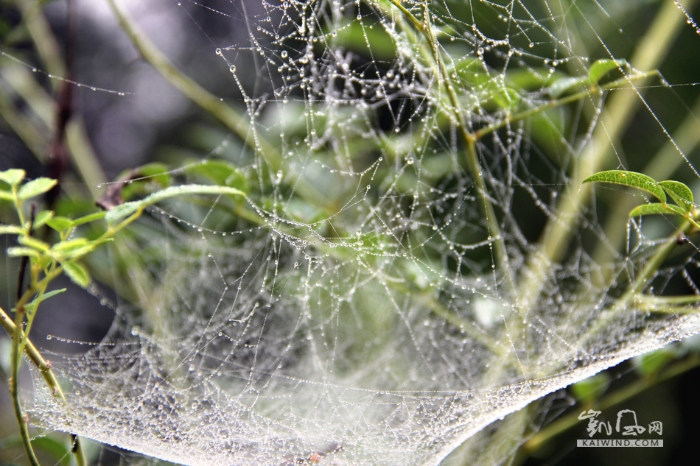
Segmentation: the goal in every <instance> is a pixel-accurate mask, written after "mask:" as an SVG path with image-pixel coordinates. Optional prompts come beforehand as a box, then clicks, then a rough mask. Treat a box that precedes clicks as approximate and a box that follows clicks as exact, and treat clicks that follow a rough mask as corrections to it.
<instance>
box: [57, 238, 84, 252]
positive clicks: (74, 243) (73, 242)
mask: <svg viewBox="0 0 700 466" xmlns="http://www.w3.org/2000/svg"><path fill="white" fill-rule="evenodd" d="M88 242H89V241H88V239H87V238H75V239H69V240H67V241H61V242H60V243H56V244H54V245H53V247H52V248H51V249H52V250H54V251H69V250H71V249H76V248H80V247H83V246H85V245H86V244H87V243H88Z"/></svg>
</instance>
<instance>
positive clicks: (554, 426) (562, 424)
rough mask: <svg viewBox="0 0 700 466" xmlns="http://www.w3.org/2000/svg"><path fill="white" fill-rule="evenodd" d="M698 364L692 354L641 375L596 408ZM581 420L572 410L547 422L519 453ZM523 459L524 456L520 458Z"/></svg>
mask: <svg viewBox="0 0 700 466" xmlns="http://www.w3.org/2000/svg"><path fill="white" fill-rule="evenodd" d="M698 366H700V357H698V356H697V355H694V356H692V357H689V358H688V359H687V360H685V361H681V362H679V363H677V364H674V365H672V366H671V367H669V368H668V369H666V370H664V371H663V372H662V373H661V374H660V375H658V376H657V377H643V378H641V379H639V380H637V381H636V382H634V383H632V384H629V385H627V386H626V387H625V388H622V389H620V390H617V391H615V392H613V393H611V394H609V395H607V396H605V397H603V398H601V400H600V401H599V402H598V403H596V405H595V406H596V408H597V409H600V410H604V409H608V408H611V407H613V406H615V405H618V404H620V403H622V402H624V401H627V400H629V399H631V398H633V397H635V396H637V395H638V394H640V393H642V392H644V391H646V390H648V389H649V388H651V387H654V386H655V385H658V384H660V383H662V382H665V381H666V380H669V379H672V378H674V377H677V376H679V375H681V374H684V373H686V372H688V371H690V370H692V369H694V368H696V367H698ZM580 422H581V421H580V420H579V418H578V413H577V412H572V413H571V414H568V415H566V416H564V417H562V418H560V419H558V420H557V421H555V422H553V423H551V424H549V425H548V426H547V427H545V428H544V429H542V430H540V431H539V432H538V433H536V434H535V435H533V436H532V437H531V438H530V439H529V440H528V441H527V442H525V443H524V444H523V446H522V447H521V453H522V455H523V456H524V457H527V456H528V455H530V454H531V453H532V452H535V451H537V450H539V449H540V448H541V447H542V446H543V445H544V444H545V443H547V442H548V441H550V440H552V439H553V438H554V437H556V436H558V435H559V434H562V433H563V432H566V431H567V430H569V429H571V428H572V427H574V426H576V425H577V424H579V423H580ZM519 456H520V455H519ZM522 459H524V458H522Z"/></svg>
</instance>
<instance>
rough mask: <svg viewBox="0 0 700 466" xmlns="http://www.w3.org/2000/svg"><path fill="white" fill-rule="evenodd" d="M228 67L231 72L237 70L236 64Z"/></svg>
mask: <svg viewBox="0 0 700 466" xmlns="http://www.w3.org/2000/svg"><path fill="white" fill-rule="evenodd" d="M228 69H229V71H230V72H231V73H235V72H236V65H231V66H229V67H228Z"/></svg>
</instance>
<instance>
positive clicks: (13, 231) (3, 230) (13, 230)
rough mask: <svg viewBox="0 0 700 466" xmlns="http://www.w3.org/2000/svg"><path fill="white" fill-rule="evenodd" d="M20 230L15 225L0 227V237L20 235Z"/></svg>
mask: <svg viewBox="0 0 700 466" xmlns="http://www.w3.org/2000/svg"><path fill="white" fill-rule="evenodd" d="M22 233H24V232H23V231H22V228H21V227H19V226H17V225H0V235H21V234H22Z"/></svg>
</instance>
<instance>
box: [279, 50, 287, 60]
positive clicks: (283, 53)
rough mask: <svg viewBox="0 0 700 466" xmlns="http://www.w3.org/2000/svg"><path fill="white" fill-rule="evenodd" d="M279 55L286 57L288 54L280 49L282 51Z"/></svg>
mask: <svg viewBox="0 0 700 466" xmlns="http://www.w3.org/2000/svg"><path fill="white" fill-rule="evenodd" d="M280 55H281V56H282V58H287V57H288V56H289V54H288V53H287V51H286V50H282V53H281V54H280Z"/></svg>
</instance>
